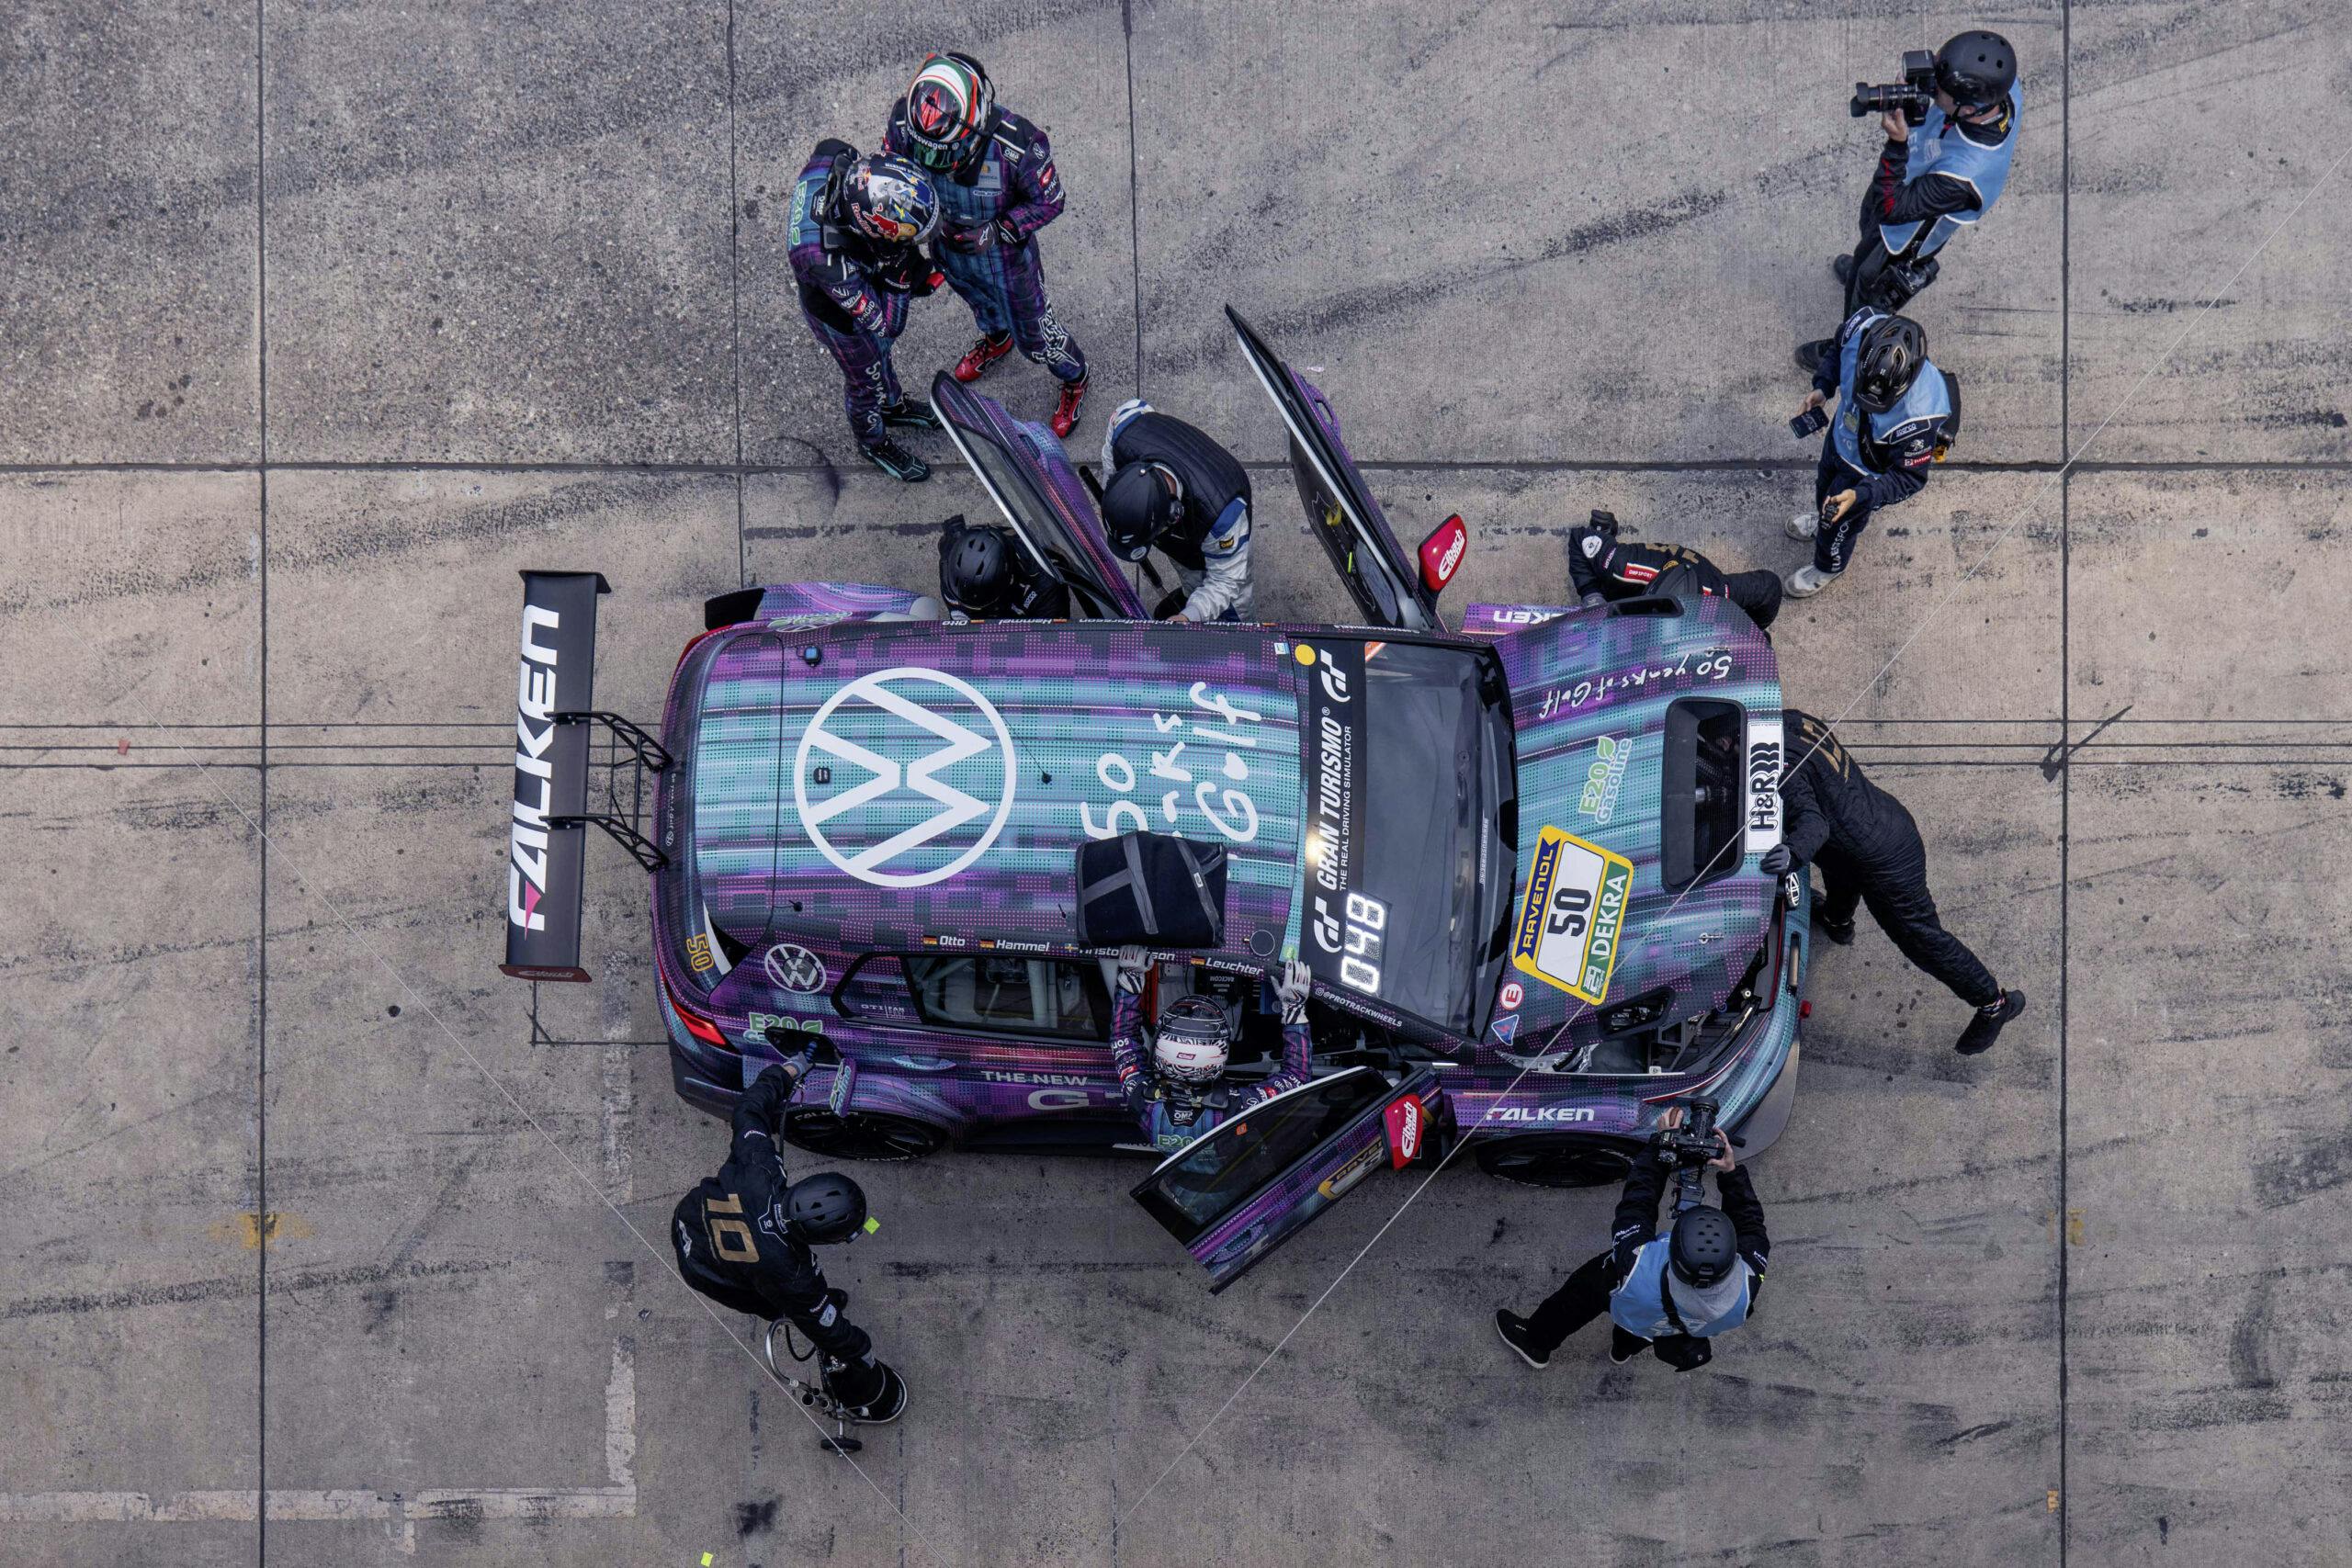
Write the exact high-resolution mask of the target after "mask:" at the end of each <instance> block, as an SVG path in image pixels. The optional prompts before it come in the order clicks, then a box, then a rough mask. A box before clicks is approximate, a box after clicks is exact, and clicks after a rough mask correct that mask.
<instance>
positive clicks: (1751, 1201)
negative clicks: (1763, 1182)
mask: <svg viewBox="0 0 2352 1568" xmlns="http://www.w3.org/2000/svg"><path fill="white" fill-rule="evenodd" d="M1708 1114H1709V1118H1710V1120H1712V1115H1713V1112H1712V1109H1711V1108H1709V1110H1708ZM1683 1120H1684V1116H1683V1111H1682V1108H1681V1107H1680V1106H1675V1107H1672V1108H1671V1109H1669V1110H1668V1111H1667V1112H1666V1114H1665V1115H1664V1116H1663V1117H1661V1118H1659V1125H1660V1128H1661V1130H1662V1131H1661V1134H1660V1136H1659V1138H1658V1139H1657V1145H1658V1147H1657V1153H1656V1155H1655V1156H1653V1157H1651V1158H1647V1159H1639V1160H1636V1161H1634V1169H1633V1172H1632V1174H1631V1175H1629V1176H1627V1177H1626V1178H1625V1191H1624V1195H1623V1197H1621V1198H1619V1199H1618V1201H1617V1227H1616V1232H1615V1235H1614V1237H1613V1244H1612V1245H1611V1247H1610V1249H1609V1250H1608V1251H1606V1252H1603V1253H1601V1254H1600V1256H1598V1257H1596V1258H1592V1259H1591V1260H1589V1262H1587V1263H1586V1264H1585V1265H1584V1266H1583V1267H1582V1268H1580V1269H1577V1271H1576V1272H1575V1273H1573V1274H1571V1275H1569V1276H1568V1279H1567V1282H1566V1284H1564V1285H1562V1286H1561V1287H1560V1288H1559V1289H1558V1290H1556V1291H1555V1292H1552V1293H1551V1294H1550V1295H1549V1296H1547V1297H1545V1298H1544V1303H1543V1305H1541V1306H1539V1307H1537V1308H1536V1309H1535V1311H1534V1313H1533V1314H1532V1315H1530V1316H1527V1317H1521V1316H1520V1315H1519V1314H1516V1313H1513V1312H1511V1311H1510V1310H1509V1309H1508V1308H1498V1309H1497V1311H1496V1313H1495V1332H1496V1333H1498V1334H1499V1335H1501V1336H1502V1341H1503V1343H1504V1344H1506V1345H1508V1346H1510V1348H1511V1349H1512V1350H1513V1351H1514V1352H1516V1353H1517V1354H1518V1356H1519V1359H1521V1360H1522V1361H1525V1362H1526V1363H1527V1364H1528V1365H1529V1366H1531V1367H1548V1366H1550V1365H1551V1364H1552V1352H1553V1351H1555V1350H1556V1349H1558V1348H1560V1343H1561V1341H1563V1340H1565V1339H1566V1338H1567V1337H1568V1336H1569V1335H1571V1334H1574V1333H1575V1332H1576V1331H1577V1329H1579V1328H1582V1327H1583V1326H1584V1325H1586V1324H1588V1323H1590V1322H1591V1321H1592V1320H1593V1319H1594V1318H1596V1317H1598V1316H1600V1314H1602V1313H1603V1312H1606V1313H1607V1314H1609V1316H1610V1319H1611V1325H1610V1335H1609V1359H1611V1361H1614V1362H1617V1363H1619V1364H1621V1365H1622V1364H1623V1363H1624V1362H1626V1361H1630V1360H1632V1359H1634V1357H1635V1356H1637V1355H1639V1354H1641V1352H1642V1350H1643V1349H1644V1348H1649V1349H1651V1350H1653V1351H1655V1352H1656V1353H1657V1359H1659V1360H1661V1361H1664V1362H1665V1363H1666V1364H1667V1365H1668V1366H1669V1367H1672V1368H1673V1369H1674V1370H1675V1371H1679V1372H1687V1371H1691V1369H1693V1368H1695V1367H1703V1366H1705V1365H1706V1364H1707V1362H1708V1361H1709V1360H1711V1359H1713V1349H1712V1348H1711V1347H1710V1345H1709V1343H1708V1342H1709V1341H1710V1340H1712V1339H1713V1338H1714V1337H1715V1336H1717V1335H1719V1334H1725V1333H1728V1332H1730V1331H1731V1330H1732V1329H1735V1328H1736V1327H1738V1326H1739V1325H1741V1324H1743V1323H1745V1322H1747V1314H1749V1313H1750V1312H1752V1311H1753V1310H1755V1304H1756V1292H1757V1291H1758V1288H1759V1287H1761V1286H1762V1284H1763V1283H1764V1266H1765V1264H1766V1262H1767V1261H1768V1259H1769V1258H1770V1253H1771V1247H1772V1241H1771V1238H1770V1236H1768V1235H1766V1234H1765V1232H1764V1205H1763V1204H1762V1203H1760V1202H1758V1201H1757V1198H1756V1187H1755V1184H1754V1182H1753V1181H1751V1180H1750V1179H1749V1178H1748V1174H1747V1172H1746V1171H1744V1170H1741V1169H1739V1168H1738V1165H1737V1162H1736V1160H1735V1159H1734V1157H1733V1156H1732V1152H1731V1139H1730V1138H1729V1136H1727V1135H1726V1134H1724V1132H1723V1131H1722V1130H1721V1129H1720V1128H1717V1129H1715V1130H1714V1144H1715V1147H1716V1149H1717V1150H1718V1151H1719V1152H1718V1153H1717V1154H1716V1156H1715V1157H1714V1158H1713V1159H1712V1160H1707V1161H1706V1167H1707V1168H1708V1169H1710V1170H1712V1171H1713V1172H1715V1187H1716V1190H1717V1191H1718V1192H1719V1194H1720V1195H1721V1196H1722V1199H1723V1207H1722V1208H1720V1209H1717V1208H1710V1207H1708V1206H1706V1205H1705V1204H1698V1205H1695V1206H1693V1207H1691V1208H1686V1209H1684V1210H1682V1211H1681V1212H1680V1213H1678V1214H1676V1215H1675V1217H1674V1225H1673V1228H1672V1229H1670V1230H1669V1231H1668V1233H1667V1234H1666V1235H1658V1234H1657V1203H1658V1196H1659V1193H1660V1191H1661V1190H1662V1189H1663V1188H1664V1187H1665V1186H1666V1179H1667V1176H1668V1172H1670V1171H1675V1170H1677V1169H1679V1168H1680V1167H1681V1165H1682V1164H1683V1162H1684V1161H1685V1160H1686V1159H1688V1160H1693V1161H1695V1160H1696V1159H1701V1158H1704V1156H1703V1153H1701V1154H1695V1155H1694V1154H1692V1153H1691V1152H1689V1151H1686V1150H1683V1149H1679V1148H1677V1147H1675V1145H1676V1144H1677V1142H1679V1141H1689V1135H1688V1134H1685V1135H1684V1138H1683V1139H1681V1140H1678V1139H1676V1138H1675V1136H1674V1134H1675V1132H1676V1130H1677V1129H1679V1127H1681V1125H1682V1123H1683Z"/></svg>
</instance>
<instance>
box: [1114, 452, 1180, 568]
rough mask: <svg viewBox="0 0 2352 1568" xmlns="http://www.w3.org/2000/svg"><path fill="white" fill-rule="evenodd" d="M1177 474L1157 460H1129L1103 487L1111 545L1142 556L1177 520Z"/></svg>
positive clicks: (1125, 553)
mask: <svg viewBox="0 0 2352 1568" xmlns="http://www.w3.org/2000/svg"><path fill="white" fill-rule="evenodd" d="M1174 481H1175V476H1174V475H1173V474H1171V473H1170V472H1169V470H1168V469H1167V468H1165V467H1163V466H1162V465H1160V464H1158V463H1129V464H1127V465H1126V466H1125V468H1121V469H1120V470H1119V471H1118V472H1117V473H1116V474H1114V475H1113V476H1112V478H1111V482H1110V484H1109V485H1108V486H1107V487H1105V488H1104V490H1103V523H1104V524H1105V525H1108V527H1109V529H1110V534H1111V547H1112V548H1113V549H1114V550H1117V551H1118V552H1119V553H1120V554H1121V555H1123V556H1125V557H1126V558H1127V559H1129V560H1141V559H1143V558H1144V553H1145V552H1146V551H1147V550H1148V549H1150V548H1151V542H1152V541H1153V540H1154V539H1157V538H1158V537H1159V536H1160V535H1162V534H1164V533H1166V532H1167V531H1168V525H1170V524H1171V523H1173V522H1175V521H1176V487H1175V482H1174Z"/></svg>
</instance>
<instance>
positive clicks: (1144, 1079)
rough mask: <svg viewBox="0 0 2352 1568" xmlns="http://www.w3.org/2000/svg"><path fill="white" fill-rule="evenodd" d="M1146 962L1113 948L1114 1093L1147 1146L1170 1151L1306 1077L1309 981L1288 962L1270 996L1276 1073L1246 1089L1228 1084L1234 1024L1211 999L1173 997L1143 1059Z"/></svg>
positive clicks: (1310, 1045) (1138, 953) (1138, 951)
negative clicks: (1279, 1022)
mask: <svg viewBox="0 0 2352 1568" xmlns="http://www.w3.org/2000/svg"><path fill="white" fill-rule="evenodd" d="M1149 967H1150V965H1149V964H1148V960H1147V959H1146V958H1145V956H1144V950H1143V949H1142V948H1140V947H1122V948H1121V949H1119V989H1118V995H1117V997H1116V998H1114V1000H1113V1001H1112V1004H1111V1060H1112V1062H1113V1064H1114V1066H1117V1068H1118V1069H1119V1092H1120V1094H1121V1095H1123V1096H1124V1097H1125V1100H1126V1102H1127V1109H1128V1110H1129V1111H1132V1112H1134V1114H1135V1118H1136V1122H1139V1123H1141V1124H1142V1127H1143V1131H1144V1136H1145V1137H1147V1138H1148V1139H1150V1140H1151V1144H1152V1146H1153V1147H1154V1148H1159V1149H1165V1150H1167V1151H1169V1152H1170V1153H1171V1154H1172V1153H1173V1152H1175V1151H1176V1150H1178V1149H1181V1148H1182V1147H1184V1145H1187V1144H1190V1143H1191V1142H1192V1141H1193V1139H1195V1138H1198V1137H1200V1136H1201V1135H1202V1134H1204V1133H1207V1132H1209V1131H1210V1130H1211V1129H1213V1128H1215V1127H1216V1125H1217V1124H1218V1123H1219V1122H1223V1121H1224V1120H1225V1119H1226V1118H1227V1117H1228V1116H1232V1115H1235V1114H1237V1113H1238V1112H1240V1111H1247V1110H1248V1109H1249V1108H1250V1107H1251V1106H1253V1105H1257V1104H1260V1103H1262V1102H1263V1101H1265V1100H1272V1099H1273V1098H1274V1096H1276V1095H1278V1094H1283V1093H1286V1092H1287V1091H1289V1090H1291V1089H1296V1088H1297V1087H1298V1086H1299V1085H1301V1084H1303V1083H1305V1082H1306V1080H1307V1078H1308V1077H1309V1076H1310V1074H1311V1072H1312V1063H1313V1052H1314V1048H1315V1047H1314V1042H1313V1038H1312V1036H1311V1035H1310V1034H1309V1032H1308V1031H1307V1027H1306V997H1307V992H1308V990H1309V988H1310V987H1311V986H1312V984H1313V981H1314V976H1313V973H1312V972H1311V971H1310V970H1309V969H1308V968H1307V966H1306V964H1303V963H1301V962H1300V961H1299V960H1297V959H1295V958H1294V959H1292V960H1291V961H1290V962H1289V963H1288V964H1283V972H1282V977H1281V978H1280V979H1278V980H1276V981H1275V982H1274V994H1275V996H1276V997H1277V998H1279V999H1280V1000H1281V1002H1282V1010H1283V1065H1282V1070H1281V1071H1280V1072H1277V1073H1276V1074H1274V1076H1273V1077H1270V1078H1268V1079H1266V1081H1265V1082H1263V1083H1261V1084H1259V1085H1258V1086H1257V1087H1256V1088H1254V1089H1246V1090H1245V1089H1235V1088H1233V1087H1232V1086H1230V1085H1228V1084H1227V1083H1226V1082H1225V1081H1224V1079H1225V1065H1226V1062H1227V1058H1228V1057H1230V1056H1231V1055H1232V1052H1233V1025H1232V1023H1231V1021H1229V1020H1228V1019H1227V1017H1226V1011H1225V1004H1224V1003H1222V1002H1220V1001H1218V1000H1217V999H1216V998H1215V997H1207V996H1200V995H1197V994H1196V995H1193V996H1189V997H1182V998H1178V999H1177V1000H1176V1001H1175V1002H1173V1003H1171V1004H1170V1007H1169V1009H1168V1010H1167V1011H1165V1012H1163V1013H1161V1014H1160V1015H1159V1025H1158V1029H1157V1032H1155V1033H1154V1035H1153V1037H1152V1042H1151V1060H1150V1061H1148V1062H1146V1061H1145V1060H1144V1056H1143V1047H1142V1044H1141V1040H1142V1035H1143V983H1144V976H1145V975H1146V974H1147V973H1148V970H1149Z"/></svg>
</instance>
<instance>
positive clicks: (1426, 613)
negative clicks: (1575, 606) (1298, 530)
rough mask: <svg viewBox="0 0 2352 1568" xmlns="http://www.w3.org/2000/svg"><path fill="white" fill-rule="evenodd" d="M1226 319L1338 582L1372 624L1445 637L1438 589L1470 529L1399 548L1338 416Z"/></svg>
mask: <svg viewBox="0 0 2352 1568" xmlns="http://www.w3.org/2000/svg"><path fill="white" fill-rule="evenodd" d="M1225 317H1226V320H1227V321H1231V322H1232V323H1233V333H1234V336H1235V337H1237V338H1238V339H1239V340H1240V341H1241V353H1242V355H1243V357H1245V358H1247V359H1248V360H1249V361H1250V369H1251V370H1253V371H1255V372H1256V373H1257V377H1258V383H1259V385H1261V386H1262V387H1264V388H1265V389H1266V395H1267V396H1268V397H1270V398H1272V399H1273V400H1274V408H1275V411H1276V412H1279V413H1280V414H1281V415H1282V416H1283V424H1284V425H1286V426H1288V427H1289V430H1290V467H1291V473H1292V475H1293V477H1295V479H1297V481H1298V499H1299V500H1300V501H1301V502H1304V503H1305V505H1306V526H1307V529H1308V531H1309V532H1311V533H1312V534H1314V536H1316V537H1317V539H1320V540H1321V541H1322V542H1323V548H1324V551H1325V553H1326V554H1328V555H1329V556H1330V558H1331V565H1332V566H1333V567H1334V568H1335V569H1336V570H1338V571H1339V574H1340V581H1342V582H1345V583H1346V584H1347V585H1348V592H1350V593H1351V594H1352V595H1353V596H1354V598H1355V602H1356V607H1357V608H1358V609H1359V610H1361V611H1363V617H1364V620H1365V622H1366V623H1367V624H1368V625H1371V626H1402V627H1407V628H1411V629H1416V630H1420V631H1442V630H1443V629H1444V623H1443V622H1442V621H1441V620H1439V618H1438V613H1437V596H1438V592H1439V591H1440V590H1442V588H1444V586H1445V585H1446V582H1447V581H1449V580H1450V579H1451V578H1452V577H1453V573H1454V572H1455V570H1457V569H1459V568H1460V566H1461V565H1462V557H1463V554H1464V550H1465V549H1466V547H1467V545H1468V541H1469V531H1468V530H1467V529H1466V528H1464V526H1463V525H1462V519H1461V518H1460V517H1449V518H1447V519H1446V520H1445V521H1444V522H1443V523H1441V524H1439V525H1438V526H1437V529H1436V531H1435V532H1433V533H1431V534H1430V536H1429V537H1428V538H1427V539H1426V540H1424V541H1422V544H1421V548H1420V558H1419V560H1418V561H1417V560H1415V559H1414V558H1413V557H1412V556H1410V555H1408V554H1407V553H1406V551H1405V547H1403V546H1402V545H1400V544H1398V543H1397V536H1396V533H1395V532H1394V531H1393V530H1391V529H1390V528H1389V526H1388V518H1387V516H1386V515H1385V513H1382V511H1381V510H1380V502H1376V501H1374V500H1373V498H1372V487H1371V486H1369V485H1367V484H1365V483H1364V482H1363V475H1362V474H1360V473H1358V472H1356V466H1355V462H1354V459H1352V458H1351V457H1349V456H1348V449H1347V448H1346V447H1345V446H1341V445H1340V416H1339V415H1337V414H1335V413H1333V412H1331V405H1330V402H1329V400H1326V399H1325V397H1324V396H1323V394H1322V393H1321V392H1319V391H1317V390H1316V389H1315V384H1314V383H1313V382H1311V381H1309V380H1307V379H1306V378H1304V377H1302V376H1300V375H1299V374H1298V372H1297V371H1295V370H1293V369H1292V368H1291V367H1289V366H1287V365H1285V364H1283V362H1282V360H1281V359H1280V358H1279V357H1278V356H1276V355H1275V353H1274V351H1273V350H1272V348H1270V347H1268V346H1267V344H1266V340H1265V339H1264V338H1261V337H1260V336H1259V335H1258V333H1257V329H1256V328H1254V327H1252V326H1250V323H1249V322H1247V321H1243V320H1242V319H1241V316H1240V313H1239V312H1238V311H1237V310H1234V308H1233V307H1232V306H1230V305H1227V307H1226V308H1225Z"/></svg>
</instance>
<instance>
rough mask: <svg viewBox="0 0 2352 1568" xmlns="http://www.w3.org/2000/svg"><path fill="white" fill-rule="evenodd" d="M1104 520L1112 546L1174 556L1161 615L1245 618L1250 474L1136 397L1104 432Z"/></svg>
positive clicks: (1133, 553)
mask: <svg viewBox="0 0 2352 1568" xmlns="http://www.w3.org/2000/svg"><path fill="white" fill-rule="evenodd" d="M1103 524H1104V525H1105V529H1106V531H1107V532H1108V533H1109V535H1110V537H1111V547H1112V548H1114V549H1115V550H1117V551H1118V552H1119V553H1120V554H1121V555H1122V556H1125V558H1127V559H1129V560H1141V559H1143V558H1144V557H1145V556H1146V555H1148V554H1149V553H1150V550H1151V548H1152V547H1153V546H1155V545H1157V546H1158V547H1159V553H1160V554H1162V555H1164V556H1166V557H1167V558H1169V559H1170V560H1171V561H1174V562H1175V563H1176V576H1177V580H1178V581H1179V582H1180V583H1182V589H1181V590H1180V591H1179V592H1175V593H1171V594H1170V595H1169V596H1168V597H1167V598H1166V599H1164V600H1162V601H1160V603H1159V604H1158V605H1157V606H1155V607H1154V609H1153V611H1152V614H1153V615H1155V616H1157V617H1158V618H1159V619H1160V620H1163V621H1165V620H1173V619H1176V618H1178V617H1179V616H1181V617H1182V618H1183V619H1185V620H1188V621H1246V620H1248V619H1249V618H1250V615H1251V612H1252V609H1253V607H1254V604H1255V600H1254V596H1253V595H1252V593H1251V592H1250V476H1249V474H1248V473H1247V472H1245V471H1244V470H1243V468H1242V467H1241V464H1240V463H1239V462H1238V460H1236V458H1235V457H1234V456H1233V454H1232V453H1230V452H1228V451H1227V450H1226V449H1225V448H1224V447H1222V446H1218V445H1217V444H1216V441H1215V440H1213V439H1212V438H1211V437H1210V436H1209V434H1208V433H1207V432H1206V431H1204V430H1202V429H1201V428H1200V427H1198V426H1197V425H1192V424H1187V423H1184V422H1183V421H1182V420H1181V419H1177V418H1174V417H1172V416H1170V415H1169V414H1164V413H1161V412H1159V411H1158V410H1157V409H1155V408H1153V407H1152V406H1151V405H1150V404H1149V403H1148V402H1145V401H1144V400H1142V399H1141V398H1136V399H1133V400H1129V401H1127V402H1124V403H1121V404H1120V405H1119V406H1118V408H1117V410H1116V411H1114V412H1113V413H1112V415H1111V423H1110V425H1109V427H1108V428H1107V429H1105V430H1104V431H1103Z"/></svg>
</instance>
